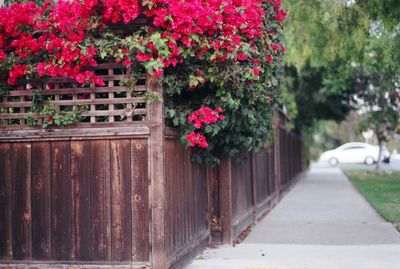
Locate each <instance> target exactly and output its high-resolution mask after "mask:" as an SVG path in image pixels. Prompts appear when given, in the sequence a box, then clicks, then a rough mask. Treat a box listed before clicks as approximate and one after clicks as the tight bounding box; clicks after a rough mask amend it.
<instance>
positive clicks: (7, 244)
mask: <svg viewBox="0 0 400 269" xmlns="http://www.w3.org/2000/svg"><path fill="white" fill-rule="evenodd" d="M11 157H12V145H11V144H7V143H0V219H1V221H0V259H4V260H11V259H12V256H13V255H12V203H11V199H12V185H11V183H12V178H11V164H12V160H11Z"/></svg>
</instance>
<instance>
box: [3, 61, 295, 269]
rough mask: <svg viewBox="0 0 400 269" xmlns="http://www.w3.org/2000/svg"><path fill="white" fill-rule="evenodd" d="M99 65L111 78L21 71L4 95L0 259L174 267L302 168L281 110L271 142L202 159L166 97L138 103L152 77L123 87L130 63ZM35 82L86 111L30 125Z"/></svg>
mask: <svg viewBox="0 0 400 269" xmlns="http://www.w3.org/2000/svg"><path fill="white" fill-rule="evenodd" d="M99 68H103V69H102V70H103V71H101V72H103V73H99V75H102V76H103V79H105V80H106V83H107V87H88V88H82V87H81V86H79V85H72V84H70V82H68V83H67V82H65V80H57V79H55V80H53V81H52V82H51V83H59V86H54V85H50V86H51V87H50V86H49V83H50V81H46V80H45V81H22V82H20V84H19V86H18V87H19V88H18V90H16V91H11V92H10V94H9V95H8V96H7V97H5V98H3V102H2V103H0V104H1V105H2V107H3V110H7V111H6V113H3V114H1V116H0V121H1V122H2V126H1V127H0V267H11V268H21V267H22V268H29V267H30V266H34V267H38V268H48V269H50V268H53V267H54V266H58V267H59V268H60V269H61V268H63V269H66V268H67V267H71V266H72V267H76V268H90V267H96V266H97V267H98V266H102V267H109V268H114V267H118V268H119V269H122V268H142V269H143V268H154V269H165V268H182V267H183V266H184V265H185V264H187V263H188V262H189V261H190V260H191V259H193V257H194V256H195V255H196V253H198V252H199V251H201V250H202V249H204V248H205V246H207V244H218V243H226V244H232V243H233V241H234V240H235V239H236V238H237V237H238V236H239V235H240V233H241V232H242V231H243V230H244V229H246V227H247V226H249V225H251V224H253V223H254V221H255V220H256V219H257V218H258V217H260V216H261V215H263V214H264V213H265V212H267V211H268V210H269V209H270V208H271V207H272V206H273V205H274V204H275V203H276V202H277V201H278V199H279V198H280V196H281V194H282V192H283V191H285V190H286V189H287V188H288V187H289V186H290V185H291V184H292V183H293V180H294V178H295V176H296V174H298V173H299V172H300V171H301V170H302V166H301V163H302V160H301V158H302V141H301V137H300V136H298V135H296V134H294V133H293V132H288V131H287V130H286V129H285V128H284V125H285V122H286V121H287V118H286V117H285V116H284V114H283V113H282V112H277V113H276V123H277V124H276V133H277V135H276V138H275V141H274V143H270V144H269V145H268V146H266V148H265V149H263V150H262V151H260V152H258V153H252V152H243V153H242V157H244V159H245V161H244V162H243V163H242V164H236V163H234V162H232V161H231V160H228V159H225V160H222V162H221V165H220V166H217V167H205V166H203V165H197V164H195V163H193V162H191V160H190V154H191V153H190V149H187V148H185V147H184V146H183V145H182V144H180V143H179V141H178V137H177V134H176V133H175V131H174V130H171V129H169V128H166V127H165V124H164V113H163V109H164V108H163V105H162V104H161V103H160V102H153V103H152V104H151V105H147V104H146V103H145V100H144V92H145V91H152V92H156V93H159V94H161V93H162V88H161V87H160V86H159V85H157V84H155V83H152V82H151V81H150V80H147V78H146V79H145V78H144V77H143V78H142V79H145V80H143V81H142V82H140V83H139V84H140V85H138V86H136V88H134V89H133V91H130V90H129V89H127V88H126V87H125V86H122V85H120V84H119V83H120V81H121V79H124V78H126V76H128V75H129V74H126V73H124V72H123V71H116V70H117V69H118V68H117V67H116V66H99ZM118 70H119V69H118ZM118 72H122V73H121V74H120V73H118ZM107 79H108V80H107ZM24 83H25V84H24ZM34 83H36V84H37V85H44V86H42V93H44V94H45V96H50V100H49V101H48V102H52V104H54V105H56V106H59V107H60V108H61V107H62V106H69V107H70V108H71V107H72V108H73V107H74V106H78V105H80V104H85V105H87V106H89V110H88V111H87V112H84V114H83V116H85V117H87V118H86V121H87V122H80V123H77V124H75V125H72V126H69V127H68V128H59V129H54V128H53V129H49V130H44V129H41V128H38V127H31V126H28V125H27V124H26V114H27V113H28V110H29V108H30V107H32V103H31V102H32V94H33V93H32V91H30V90H29V89H28V88H27V86H28V84H29V85H31V84H32V85H33V84H34ZM63 83H64V84H63ZM61 84H62V85H61ZM29 87H30V86H29ZM52 87H55V88H54V89H53V88H52ZM81 94H87V96H88V98H82V99H80V98H79V96H80V95H81ZM71 96H72V97H71ZM116 103H118V104H120V105H121V107H118V106H115V105H116ZM98 105H100V106H98ZM10 108H15V109H11V110H10ZM130 108H132V109H133V108H134V111H128V112H129V113H131V112H132V113H131V114H129V115H128V116H126V115H125V118H124V120H119V119H117V118H118V117H120V116H121V115H120V114H119V113H127V110H129V109H130ZM137 115H139V116H137ZM99 117H103V118H102V120H98V118H99Z"/></svg>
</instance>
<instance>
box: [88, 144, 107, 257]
mask: <svg viewBox="0 0 400 269" xmlns="http://www.w3.org/2000/svg"><path fill="white" fill-rule="evenodd" d="M91 146H92V150H91V164H90V168H91V178H90V200H91V201H90V227H91V230H90V245H91V253H90V256H91V258H92V259H93V260H98V261H107V260H108V261H109V260H111V214H110V194H111V193H110V192H111V191H110V141H108V140H93V141H91Z"/></svg>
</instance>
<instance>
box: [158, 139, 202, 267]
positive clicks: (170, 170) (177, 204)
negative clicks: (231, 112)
mask: <svg viewBox="0 0 400 269" xmlns="http://www.w3.org/2000/svg"><path fill="white" fill-rule="evenodd" d="M165 163H166V165H165V167H166V170H165V172H166V174H165V180H166V186H167V187H166V194H167V195H166V197H167V201H166V204H167V208H166V216H165V217H166V237H167V238H166V251H167V257H168V265H169V267H170V268H182V266H183V265H184V264H185V262H187V261H188V260H190V259H192V258H193V256H194V254H195V253H197V252H198V249H203V248H204V247H205V246H206V245H207V243H208V238H209V227H208V216H209V212H208V192H207V191H208V190H207V173H206V172H207V169H206V167H205V166H204V165H198V164H195V163H193V162H192V161H191V159H190V151H189V150H187V149H186V148H185V146H184V145H182V144H181V143H180V142H179V141H178V140H177V138H176V137H174V136H170V137H167V139H166V142H165Z"/></svg>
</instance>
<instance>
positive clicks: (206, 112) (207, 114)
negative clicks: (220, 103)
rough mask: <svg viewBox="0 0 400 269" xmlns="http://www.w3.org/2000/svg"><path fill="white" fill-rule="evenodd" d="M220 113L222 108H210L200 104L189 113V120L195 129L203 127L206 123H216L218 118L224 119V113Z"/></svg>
mask: <svg viewBox="0 0 400 269" xmlns="http://www.w3.org/2000/svg"><path fill="white" fill-rule="evenodd" d="M221 113H222V108H220V107H217V108H216V109H215V110H212V109H211V108H209V107H206V106H202V107H201V108H200V109H198V110H196V111H194V112H193V113H192V114H190V115H189V117H188V120H189V122H191V123H193V126H194V127H195V128H196V129H201V128H204V127H205V126H206V125H208V124H211V123H216V122H217V121H218V120H224V118H225V117H224V115H222V114H221Z"/></svg>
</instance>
